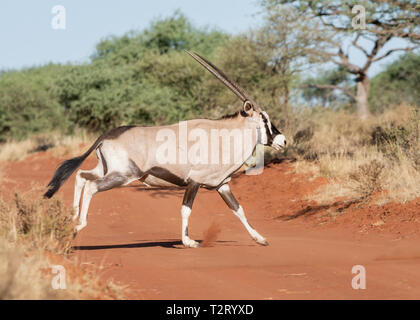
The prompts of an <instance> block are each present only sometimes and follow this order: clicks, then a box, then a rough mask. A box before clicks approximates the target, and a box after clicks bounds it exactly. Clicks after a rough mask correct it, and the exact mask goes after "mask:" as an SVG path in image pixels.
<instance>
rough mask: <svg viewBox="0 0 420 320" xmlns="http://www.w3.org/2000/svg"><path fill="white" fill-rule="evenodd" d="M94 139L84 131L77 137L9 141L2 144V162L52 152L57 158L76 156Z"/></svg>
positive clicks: (33, 137)
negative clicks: (47, 151)
mask: <svg viewBox="0 0 420 320" xmlns="http://www.w3.org/2000/svg"><path fill="white" fill-rule="evenodd" d="M93 140H94V137H93V136H92V135H90V134H88V133H87V132H86V131H84V130H79V131H77V132H76V134H75V135H72V136H63V135H61V134H59V133H48V134H41V135H34V136H32V137H30V138H28V139H26V140H23V141H8V142H6V143H3V144H0V162H1V161H20V160H23V159H24V158H25V157H27V156H28V155H30V154H34V153H37V152H42V151H46V150H50V149H51V150H52V151H51V153H52V155H53V156H55V157H62V156H65V155H66V156H70V157H73V156H76V155H79V154H80V153H81V151H82V150H83V147H84V146H85V145H86V144H89V143H92V141H93Z"/></svg>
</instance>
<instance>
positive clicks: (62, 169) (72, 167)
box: [44, 135, 105, 198]
mask: <svg viewBox="0 0 420 320" xmlns="http://www.w3.org/2000/svg"><path fill="white" fill-rule="evenodd" d="M104 136H105V135H101V136H100V137H99V138H98V139H97V140H96V141H95V143H94V144H93V145H92V146H91V147H90V148H89V150H88V151H86V152H85V153H84V154H82V155H81V156H79V157H76V158H73V159H69V160H66V161H64V162H62V163H61V164H60V166H59V167H58V169H57V170H56V171H55V173H54V176H53V177H52V179H51V181H50V183H48V186H47V187H48V190H47V192H45V194H44V197H45V198H51V197H52V196H53V195H54V194H55V193H56V192H57V191H58V189H60V187H61V185H62V184H63V183H64V182H66V180H67V179H68V178H69V177H70V176H71V175H72V173H73V172H74V171H76V169H77V168H79V167H80V166H81V165H82V163H83V161H85V159H86V158H87V157H88V156H89V154H91V152H92V151H93V150H95V149H96V148H97V147H98V145H99V144H100V143H101V142H102V140H103V139H104Z"/></svg>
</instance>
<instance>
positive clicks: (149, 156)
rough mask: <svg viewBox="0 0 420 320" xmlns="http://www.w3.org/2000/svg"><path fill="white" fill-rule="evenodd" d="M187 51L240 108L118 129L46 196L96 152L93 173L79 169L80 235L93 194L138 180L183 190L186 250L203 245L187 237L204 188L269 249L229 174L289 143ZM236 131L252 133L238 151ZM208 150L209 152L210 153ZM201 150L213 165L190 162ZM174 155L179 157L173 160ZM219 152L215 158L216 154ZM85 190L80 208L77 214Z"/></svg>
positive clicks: (69, 167) (61, 174)
mask: <svg viewBox="0 0 420 320" xmlns="http://www.w3.org/2000/svg"><path fill="white" fill-rule="evenodd" d="M187 53H188V54H189V55H190V56H192V57H193V58H194V59H195V60H196V61H198V62H199V63H200V64H201V65H202V66H203V67H204V68H206V69H207V70H208V71H209V72H210V73H212V74H213V75H214V76H215V77H217V78H218V79H219V80H220V81H222V82H223V84H224V85H226V86H227V87H228V88H229V89H230V90H232V91H233V92H234V93H235V94H236V95H237V96H238V97H239V98H240V99H241V100H242V102H243V108H242V110H240V111H239V112H237V113H236V114H234V115H230V116H226V117H223V118H221V119H218V120H208V119H194V120H189V121H183V122H180V123H179V124H174V125H169V126H159V127H138V126H123V127H118V128H115V129H113V130H111V131H109V132H107V133H105V134H102V135H101V136H100V137H99V138H98V139H97V140H96V141H95V143H94V144H93V145H92V146H91V147H90V148H89V150H88V151H87V152H86V153H84V154H83V155H81V156H79V157H76V158H73V159H70V160H67V161H64V162H63V163H62V164H61V165H60V166H59V167H58V169H57V170H56V172H55V173H54V176H53V178H52V179H51V181H50V183H49V184H48V191H47V192H46V193H45V197H48V198H50V197H52V196H53V195H54V194H55V193H56V192H57V190H58V189H59V188H60V186H61V185H62V184H63V183H64V182H65V181H66V180H67V179H68V178H69V176H70V175H71V174H72V173H73V172H74V171H75V170H76V169H77V168H78V167H79V166H80V165H81V164H82V162H83V161H84V160H85V159H86V158H87V157H88V155H89V154H90V153H91V152H92V151H93V150H95V151H96V155H97V158H98V164H97V166H96V167H95V168H94V169H92V170H78V172H77V175H76V183H75V188H74V203H73V206H74V217H73V219H74V220H76V219H77V217H78V216H79V213H80V217H79V223H78V225H77V227H76V232H77V231H80V230H81V229H83V228H84V227H85V226H86V225H87V214H88V209H89V203H90V200H91V198H92V196H93V195H94V194H95V193H97V192H101V191H106V190H110V189H112V188H116V187H120V186H124V185H127V184H129V183H131V182H133V181H135V180H140V181H141V182H143V183H144V184H146V185H147V186H154V187H173V186H178V187H185V189H186V191H185V194H184V199H183V202H182V209H181V216H182V242H183V244H184V246H186V247H198V246H199V243H198V242H196V241H194V240H192V239H190V238H189V237H188V218H189V216H190V213H191V208H192V205H193V202H194V198H195V196H196V194H197V191H198V189H199V188H200V187H204V188H207V189H215V190H217V192H218V193H219V194H220V196H221V197H222V198H223V200H224V201H225V202H226V204H227V205H228V207H229V208H230V209H231V210H232V211H233V213H234V214H235V215H236V216H237V217H238V218H239V220H240V221H241V222H242V224H243V225H244V226H245V228H246V229H247V231H248V232H249V234H250V235H251V237H252V238H253V239H254V240H255V241H256V242H257V243H259V244H262V245H268V242H267V241H266V239H265V238H264V237H262V236H261V235H260V234H259V233H258V232H257V231H256V230H255V229H253V228H252V227H251V226H250V225H249V223H248V222H247V219H246V217H245V214H244V210H243V209H242V207H241V206H240V204H239V203H238V201H237V200H236V199H235V197H234V196H233V194H232V192H231V190H230V188H229V185H228V182H229V181H230V177H231V175H232V174H233V173H234V172H235V171H237V170H238V169H239V168H240V167H241V166H242V164H243V163H244V162H245V161H246V160H247V159H248V158H249V157H250V156H251V155H252V153H253V151H254V149H255V148H256V146H257V144H263V145H268V146H272V147H273V148H275V149H277V150H279V149H281V148H283V147H285V145H286V139H285V137H284V135H283V134H281V133H280V132H279V130H277V128H276V127H275V126H274V125H273V124H272V123H271V122H270V119H269V117H268V115H267V113H266V112H264V111H262V110H261V109H260V108H259V107H258V106H257V104H256V103H255V102H254V101H253V100H252V99H250V98H249V97H248V95H247V94H246V93H245V92H244V91H243V90H242V89H241V88H240V87H239V86H238V85H237V84H236V83H234V82H233V81H232V80H230V79H229V78H228V77H227V76H226V75H225V74H224V73H223V72H222V71H221V70H219V69H218V68H217V67H216V66H214V65H213V64H212V63H211V62H209V61H207V60H206V59H205V58H203V57H201V56H200V55H198V54H196V53H192V52H188V51H187ZM192 132H195V134H194V135H193V136H194V137H195V140H194V139H192V141H191V135H189V133H192ZM220 132H225V133H226V132H227V133H228V139H225V140H223V141H224V142H225V143H220V139H219V138H220V136H219V135H218V133H220ZM232 132H236V133H238V134H239V135H240V133H241V132H247V133H248V134H247V135H246V137H245V136H244V137H242V139H239V140H238V141H239V143H240V144H241V147H242V148H240V153H238V152H237V151H236V148H230V147H229V146H230V140H231V139H230V138H232V136H234V134H232V136H231V134H230V133H232ZM162 133H164V134H162ZM183 135H184V136H185V135H187V136H188V138H189V139H188V140H186V139H184V138H185V137H182V136H183ZM210 136H212V137H214V136H216V137H217V139H216V140H214V139H213V140H211V142H210V144H211V146H209V145H208V141H204V140H205V139H206V137H210ZM162 137H166V138H167V140H166V142H165V143H163V144H162V143H161V142H162V141H164V140H165V139H162ZM194 137H193V138H194ZM197 138H200V139H204V140H203V141H204V143H201V144H200V145H199V146H198V147H197V143H194V141H197ZM222 138H223V137H222ZM233 138H235V137H233ZM240 138H241V137H240ZM171 139H172V140H171ZM203 141H201V142H203ZM223 141H222V142H223ZM226 141H228V144H229V146H228V147H226ZM235 141H237V140H235ZM235 143H236V142H235ZM234 147H235V145H234ZM206 148H209V149H211V151H210V152H208V150H206ZM197 151H200V152H199V154H200V155H199V156H198V158H199V160H200V159H201V160H202V159H203V158H205V157H202V156H203V155H204V154H207V156H210V157H211V158H212V159H213V160H216V161H212V162H210V163H209V162H208V161H188V159H186V158H188V157H189V155H191V154H193V155H194V153H197ZM172 153H176V155H175V156H174V157H172V158H171V156H172ZM197 154H198V153H197ZM215 154H217V155H216V156H214V155H215ZM225 156H232V157H230V158H229V157H225ZM165 157H166V158H165ZM168 157H169V158H171V159H172V160H174V161H169V160H171V159H169V160H168ZM181 158H182V159H181ZM193 158H194V157H193ZM222 158H223V159H222ZM233 158H234V159H233ZM221 159H222V160H221ZM226 159H227V160H226ZM181 160H182V161H181ZM190 160H191V159H190ZM193 160H194V159H193ZM204 160H206V159H204ZM207 160H208V159H207ZM218 160H220V161H218ZM83 188H84V192H83V201H82V208H81V210H80V212H79V205H80V200H81V195H82V189H83Z"/></svg>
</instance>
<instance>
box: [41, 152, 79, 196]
mask: <svg viewBox="0 0 420 320" xmlns="http://www.w3.org/2000/svg"><path fill="white" fill-rule="evenodd" d="M85 158H86V157H85V156H84V155H83V156H80V157H77V158H73V159H70V160H66V161H64V162H63V163H62V164H61V165H60V166H59V167H58V169H57V171H55V173H54V176H53V178H52V179H51V181H50V183H48V191H47V192H45V194H44V197H46V198H51V197H52V196H53V195H54V194H55V193H56V192H57V191H58V189H60V187H61V185H62V184H63V183H64V182H65V181H66V180H67V179H68V178H69V177H70V176H71V174H72V173H73V172H74V171H75V170H76V169H77V168H78V167H80V165H81V164H82V162H83V161H84V160H85Z"/></svg>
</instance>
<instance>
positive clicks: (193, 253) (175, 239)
mask: <svg viewBox="0 0 420 320" xmlns="http://www.w3.org/2000/svg"><path fill="white" fill-rule="evenodd" d="M61 160H62V159H54V158H51V157H49V156H48V154H47V155H46V154H39V155H35V156H32V157H30V158H28V159H27V160H26V161H23V162H17V163H2V164H1V166H2V168H3V172H4V175H5V178H6V179H7V181H6V183H5V184H4V185H3V189H2V193H3V192H10V191H11V190H13V189H17V190H19V191H23V190H28V189H29V188H31V186H32V185H33V184H34V183H35V185H46V183H48V181H49V179H50V178H51V176H52V174H53V171H54V169H55V168H56V166H57V165H58V164H59V162H60V161H61ZM95 161H96V160H95V159H92V158H89V159H88V161H86V163H84V165H83V167H84V168H92V167H93V166H94V164H95ZM73 183H74V176H72V177H71V179H69V181H67V182H66V184H65V185H64V186H63V187H62V189H61V190H60V191H59V193H60V194H61V195H62V196H63V198H64V200H65V202H66V203H68V204H69V205H70V204H71V203H72V199H73ZM322 183H326V181H325V180H323V179H317V180H314V181H312V182H311V181H310V180H308V177H304V176H299V175H296V174H293V173H292V170H291V168H290V165H288V164H285V163H283V164H277V165H273V166H271V167H269V168H266V169H265V170H264V172H263V174H262V175H258V176H240V177H238V178H236V179H234V181H232V183H231V188H232V191H233V193H234V194H235V196H236V197H237V198H238V200H239V202H240V203H241V205H242V206H243V207H244V210H245V213H246V215H247V217H248V220H249V222H250V223H251V224H252V225H253V226H254V227H255V229H257V230H258V231H259V232H260V233H261V234H262V235H263V236H265V237H266V238H267V240H268V241H269V243H270V246H268V247H262V246H259V245H257V244H256V243H254V242H253V240H251V238H250V237H249V236H248V234H247V232H246V230H245V229H244V227H243V226H242V225H241V223H240V222H239V220H237V218H236V217H235V216H234V215H233V214H232V213H231V212H230V210H229V209H228V208H227V206H226V205H225V203H224V202H223V200H222V199H221V198H220V197H219V195H218V194H217V193H216V192H215V191H208V190H200V191H199V193H198V195H197V198H196V201H195V203H194V207H193V211H192V215H191V218H190V227H189V231H190V232H189V233H190V237H191V238H192V239H196V240H204V243H205V244H206V246H205V247H202V248H199V249H185V248H183V246H182V244H181V242H180V231H181V219H180V208H181V202H182V196H183V192H182V191H181V190H145V189H144V188H143V187H141V186H140V185H132V186H130V187H126V188H121V189H114V190H111V191H107V192H104V193H100V194H97V195H95V196H94V198H93V199H92V202H91V207H90V210H89V217H88V226H87V227H86V228H85V229H84V230H82V231H81V232H80V234H78V236H77V237H76V239H75V241H74V246H75V248H74V252H73V253H72V255H71V257H72V259H74V260H77V261H79V262H81V263H90V262H93V263H95V264H97V265H100V266H102V267H103V269H102V271H101V274H102V276H103V279H104V280H106V279H111V278H112V279H114V280H115V281H116V282H119V283H121V284H123V285H127V286H128V288H129V290H130V292H129V295H128V298H134V299H420V246H419V244H420V241H419V240H420V236H419V230H420V228H419V226H420V199H416V200H414V201H412V202H411V203H409V204H406V205H396V204H388V205H386V206H385V207H377V206H374V205H363V206H361V205H357V204H355V205H352V206H350V207H348V208H345V209H344V210H343V204H340V203H338V204H335V205H333V206H329V207H326V206H324V207H321V206H316V204H313V203H307V202H305V201H303V200H302V197H303V196H304V195H305V194H307V193H310V192H313V191H314V190H315V189H316V187H317V186H319V185H320V184H322ZM5 188H6V189H5ZM378 221H381V222H380V223H378ZM355 265H362V266H364V267H365V270H366V285H367V288H366V289H365V290H354V289H353V288H352V286H351V283H352V278H353V277H354V276H355V274H352V267H353V266H355Z"/></svg>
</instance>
